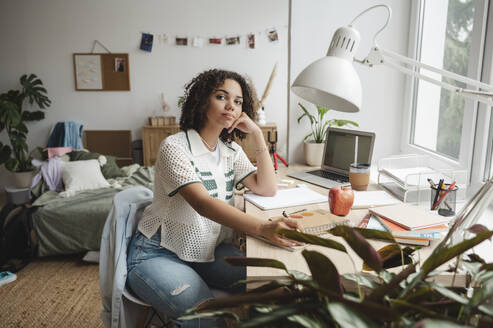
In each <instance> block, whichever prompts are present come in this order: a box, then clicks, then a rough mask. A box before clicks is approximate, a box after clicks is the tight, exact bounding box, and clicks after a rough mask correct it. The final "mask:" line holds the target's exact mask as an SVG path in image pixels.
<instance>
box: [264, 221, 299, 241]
mask: <svg viewBox="0 0 493 328" xmlns="http://www.w3.org/2000/svg"><path fill="white" fill-rule="evenodd" d="M278 229H287V230H298V231H303V228H302V227H301V225H300V224H299V223H298V222H297V221H295V220H292V219H287V218H282V219H276V220H273V221H267V222H265V223H262V225H261V226H260V235H261V236H262V237H264V238H267V239H269V240H270V241H272V242H274V243H276V244H279V245H282V246H300V245H304V243H302V242H299V241H296V240H292V239H286V238H283V237H282V236H281V235H279V234H278V233H276V230H278Z"/></svg>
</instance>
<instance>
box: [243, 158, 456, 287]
mask: <svg viewBox="0 0 493 328" xmlns="http://www.w3.org/2000/svg"><path fill="white" fill-rule="evenodd" d="M307 169H310V167H306V166H301V165H292V166H290V167H289V168H281V169H280V170H279V172H278V175H279V178H280V179H282V178H284V177H286V175H287V174H288V173H289V172H292V171H293V170H307ZM288 179H292V178H288ZM296 182H299V183H306V182H303V181H299V180H296ZM306 184H307V185H308V186H309V187H310V188H312V189H313V190H315V191H317V192H319V193H321V194H325V195H328V192H329V190H328V189H325V188H322V187H318V186H315V185H311V184H308V183H306ZM369 189H378V186H377V185H371V186H370V188H369ZM302 208H306V209H308V210H313V209H317V208H318V209H325V210H328V202H325V203H320V204H313V205H303V206H295V207H291V208H289V209H288V212H291V211H296V210H297V209H302ZM283 210H284V209H275V210H268V211H263V210H261V209H259V208H258V207H256V206H255V205H253V204H251V203H249V202H247V201H246V202H245V212H246V213H248V214H251V215H254V216H256V217H259V218H263V219H265V220H267V219H268V218H269V217H272V216H279V215H281V214H282V211H283ZM366 213H367V210H352V211H351V212H350V214H349V215H348V216H349V219H350V220H351V222H352V223H358V222H359V221H360V220H361V218H362V217H363V216H364V215H365V214H366ZM331 238H333V239H334V240H337V241H338V242H341V243H342V244H344V245H345V246H346V249H347V251H348V253H349V256H351V258H352V259H353V261H354V263H355V266H356V270H357V271H361V268H362V264H363V261H362V260H361V258H360V257H359V256H357V255H356V254H355V253H354V252H353V250H352V249H351V248H350V247H349V246H348V245H347V244H346V243H345V241H344V240H343V239H342V238H340V237H331ZM370 243H371V244H372V246H373V247H374V248H375V249H377V250H378V249H380V248H381V247H383V246H384V245H386V243H384V242H378V241H371V242H370ZM437 244H438V241H432V244H431V245H430V246H429V247H423V248H422V249H420V250H419V251H417V252H416V253H419V259H420V260H421V263H422V262H423V261H424V259H426V258H427V257H428V256H429V255H430V254H431V252H432V250H433V248H434V247H435V246H436V245H437ZM305 249H309V250H316V251H318V252H320V253H322V254H324V255H325V256H327V257H328V258H330V260H331V261H332V262H333V263H334V265H335V266H336V267H337V270H338V271H339V274H344V273H354V272H355V269H354V267H353V264H352V262H351V259H350V258H349V257H348V254H346V253H343V252H340V251H337V250H333V249H328V248H325V247H321V246H315V245H308V246H307V247H306V248H305ZM246 255H247V257H259V258H271V259H276V260H279V261H281V262H283V263H284V264H285V265H286V267H287V268H288V269H289V270H298V271H301V272H304V273H307V274H309V273H310V271H309V268H308V266H307V264H306V262H305V260H304V258H303V255H302V254H301V250H298V251H295V252H290V251H287V250H283V249H281V248H279V247H276V246H272V245H269V244H267V243H264V242H262V241H260V240H258V239H255V238H252V237H247V243H246ZM416 259H418V257H416ZM391 270H392V271H395V272H398V271H400V270H401V268H399V267H398V268H393V269H391ZM285 276H286V274H285V272H284V271H283V270H279V269H273V268H262V267H247V280H260V281H262V280H265V281H266V282H267V281H269V280H272V279H279V278H282V277H285ZM435 279H436V280H437V281H440V282H442V283H444V284H451V283H452V276H451V275H448V274H444V275H440V276H437V277H436V278H435ZM344 283H345V287H351V286H350V285H351V282H347V281H346V282H344ZM259 284H262V282H260V283H255V284H254V283H251V284H249V285H248V287H249V288H254V287H255V286H258V285H259ZM348 284H349V285H348ZM454 285H455V286H464V285H465V277H464V276H457V277H456V279H455V281H454Z"/></svg>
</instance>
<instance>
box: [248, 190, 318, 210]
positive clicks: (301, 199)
mask: <svg viewBox="0 0 493 328" xmlns="http://www.w3.org/2000/svg"><path fill="white" fill-rule="evenodd" d="M243 197H244V198H245V200H248V201H249V202H251V203H253V204H254V205H256V206H258V207H259V208H261V209H263V210H272V209H275V208H285V207H291V206H299V205H307V204H316V203H323V202H328V196H325V195H322V194H319V193H318V192H316V191H313V190H311V189H310V188H308V187H298V188H290V189H281V190H278V191H277V193H276V195H275V196H272V197H265V196H259V195H256V194H245V195H244V196H243Z"/></svg>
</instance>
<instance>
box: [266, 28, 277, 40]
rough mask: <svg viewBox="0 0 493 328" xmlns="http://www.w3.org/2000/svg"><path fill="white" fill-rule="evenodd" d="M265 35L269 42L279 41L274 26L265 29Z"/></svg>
mask: <svg viewBox="0 0 493 328" xmlns="http://www.w3.org/2000/svg"><path fill="white" fill-rule="evenodd" d="M267 37H268V38H269V41H270V42H277V41H279V36H278V35H277V30H276V29H275V28H271V29H269V30H267Z"/></svg>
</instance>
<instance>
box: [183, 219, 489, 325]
mask: <svg viewBox="0 0 493 328" xmlns="http://www.w3.org/2000/svg"><path fill="white" fill-rule="evenodd" d="M468 231H469V232H470V233H471V234H472V238H470V239H465V240H463V241H462V242H460V243H457V244H455V245H448V244H447V243H446V241H447V240H443V241H442V242H441V243H439V245H438V246H437V247H436V248H435V249H434V251H433V254H432V256H430V257H429V258H427V259H426V260H425V261H424V262H423V263H421V264H420V263H418V262H416V259H415V258H414V257H416V256H415V254H414V252H415V251H416V250H417V249H419V247H404V248H402V247H401V246H400V245H399V244H397V243H396V242H395V240H394V238H393V237H392V235H391V234H389V233H387V232H382V231H376V230H369V229H358V228H352V227H349V226H336V227H334V228H332V229H330V230H328V231H327V232H328V233H330V234H332V235H334V236H338V237H342V238H343V239H344V240H345V242H346V244H347V245H348V246H349V247H350V248H351V249H352V250H353V251H354V253H356V254H357V255H358V256H359V257H360V258H361V259H362V260H363V263H364V264H363V268H361V269H362V270H366V271H368V272H362V271H361V270H358V269H356V268H354V271H355V272H354V273H349V274H342V275H341V274H339V273H338V271H337V268H336V265H335V264H334V263H333V262H332V261H331V260H330V259H329V258H328V257H326V256H325V255H323V254H322V253H320V252H317V251H314V250H307V249H305V250H303V251H302V255H303V257H304V259H305V261H306V263H307V265H308V268H309V269H310V273H311V277H309V276H308V275H306V274H303V273H301V272H297V271H294V270H288V269H287V267H286V266H285V265H284V264H283V263H282V262H280V261H278V260H275V259H262V258H246V257H229V258H226V259H225V260H226V261H227V262H228V263H229V264H230V265H233V266H254V267H270V268H276V269H280V270H283V271H285V272H286V277H285V278H283V279H278V280H271V281H268V282H267V283H266V284H264V285H262V286H260V287H257V288H255V289H251V290H249V291H248V292H246V293H244V294H240V295H234V296H230V297H225V298H220V299H215V300H210V301H208V302H205V303H202V304H201V305H199V306H198V307H196V308H193V309H190V310H189V311H188V313H187V315H186V316H185V317H183V318H184V319H193V318H200V317H208V316H211V315H214V316H224V317H229V318H231V317H233V318H234V319H232V320H234V323H235V324H236V326H238V327H409V328H411V327H470V326H478V327H493V304H492V302H491V300H492V297H493V279H492V278H493V264H492V263H486V262H485V261H484V260H483V259H482V258H481V257H479V256H478V255H476V254H469V255H468V257H467V260H464V261H463V264H465V267H466V268H468V275H469V276H470V278H471V279H469V282H468V283H467V284H469V285H466V286H464V287H445V286H443V285H440V284H439V283H438V282H436V281H433V280H432V277H433V276H434V275H436V274H438V273H440V272H444V271H447V269H442V267H443V266H442V265H443V264H444V263H447V262H448V261H449V260H451V259H454V258H458V257H462V255H463V254H464V252H466V251H468V250H470V249H472V248H473V247H474V246H475V245H478V244H479V243H481V242H483V241H485V240H486V239H490V238H491V237H492V236H493V231H490V230H488V229H487V228H485V227H484V226H480V225H475V226H473V227H471V228H469V229H468ZM278 233H280V234H281V235H283V236H284V237H286V238H289V239H293V240H297V241H301V242H304V243H307V244H312V245H318V246H322V247H326V248H330V249H333V250H337V251H340V252H343V253H346V254H348V252H347V249H346V246H344V245H343V244H341V243H339V242H337V241H335V240H332V239H324V238H321V237H318V236H314V235H310V234H305V233H302V232H298V231H293V230H279V231H278ZM368 239H377V240H383V241H386V242H388V244H387V246H384V247H383V248H381V249H379V250H376V249H375V248H373V246H372V245H371V244H370V243H369V242H368ZM445 239H449V236H447V237H446V238H445ZM348 256H349V255H348ZM418 260H419V257H418ZM351 261H353V260H351ZM353 263H354V262H353ZM419 264H420V265H419ZM396 267H401V269H400V270H399V269H396ZM389 268H394V269H393V270H392V271H390V270H388V269H389ZM448 271H450V269H448ZM371 272H374V274H371ZM452 272H454V271H452ZM255 282H258V281H242V283H246V284H248V283H255ZM349 283H356V284H357V287H358V288H357V289H355V288H347V289H346V288H345V286H346V285H347V286H349ZM235 306H237V307H238V306H241V307H242V308H243V309H245V310H246V311H244V313H243V315H242V316H236V315H233V314H232V312H231V311H230V310H231V308H232V307H235ZM226 309H229V310H226ZM240 317H241V318H240Z"/></svg>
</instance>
